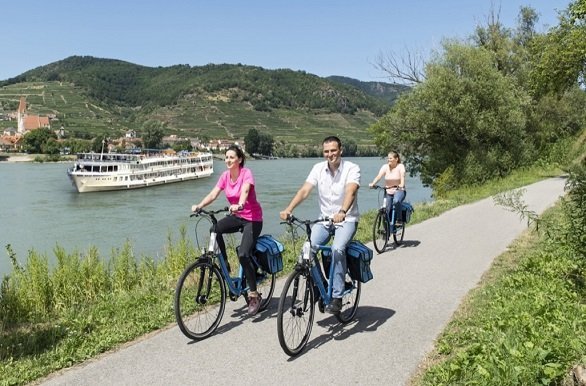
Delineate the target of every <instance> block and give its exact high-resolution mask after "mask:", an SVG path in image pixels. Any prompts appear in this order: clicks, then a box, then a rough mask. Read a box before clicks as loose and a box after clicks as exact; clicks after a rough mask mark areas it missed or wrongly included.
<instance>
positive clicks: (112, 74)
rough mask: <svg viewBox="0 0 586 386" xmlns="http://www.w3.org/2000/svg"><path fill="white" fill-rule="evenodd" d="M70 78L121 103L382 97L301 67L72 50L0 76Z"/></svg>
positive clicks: (273, 103) (364, 104) (282, 104)
mask: <svg viewBox="0 0 586 386" xmlns="http://www.w3.org/2000/svg"><path fill="white" fill-rule="evenodd" d="M39 81H40V82H47V81H61V82H71V83H73V84H75V85H76V86H79V87H81V88H82V89H84V90H85V92H86V93H87V95H88V96H89V97H92V98H95V99H96V100H98V101H101V102H106V103H113V104H116V105H121V106H132V107H136V106H149V105H156V106H169V105H173V104H176V103H177V101H178V100H179V99H180V98H181V97H183V96H185V95H194V94H195V95H207V96H217V95H219V94H222V95H223V96H224V97H229V98H230V100H231V101H233V102H241V101H245V102H248V103H250V104H251V105H252V107H253V108H254V110H257V111H270V110H271V109H274V108H290V109H325V110H326V111H328V112H332V113H342V114H353V113H355V112H356V111H358V110H368V111H370V112H372V113H373V114H375V115H376V116H381V115H382V114H383V113H384V112H386V111H387V110H388V108H389V103H388V99H385V98H378V97H373V96H372V95H370V93H368V92H367V91H365V90H364V89H361V88H358V87H354V86H355V85H352V86H351V87H350V86H348V83H346V84H344V83H341V82H338V81H330V80H328V79H326V78H320V77H318V76H315V75H311V74H308V73H306V72H303V71H292V70H286V69H282V70H281V69H280V70H266V69H263V68H261V67H254V66H246V65H240V64H237V65H230V64H219V65H215V64H209V65H206V66H199V67H191V66H189V65H174V66H171V67H145V66H140V65H136V64H132V63H128V62H124V61H121V60H115V59H100V58H94V57H91V56H72V57H69V58H67V59H64V60H61V61H58V62H54V63H51V64H48V65H45V66H41V67H38V68H35V69H33V70H30V71H27V72H25V73H23V74H21V75H19V76H17V77H14V78H11V79H8V80H5V81H3V82H0V86H6V85H10V84H16V83H22V82H39Z"/></svg>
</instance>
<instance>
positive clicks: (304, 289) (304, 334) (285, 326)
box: [277, 269, 315, 356]
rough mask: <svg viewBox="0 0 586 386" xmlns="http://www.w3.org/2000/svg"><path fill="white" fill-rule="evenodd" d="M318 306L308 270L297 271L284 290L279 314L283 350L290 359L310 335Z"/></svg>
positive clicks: (280, 341)
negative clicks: (316, 306)
mask: <svg viewBox="0 0 586 386" xmlns="http://www.w3.org/2000/svg"><path fill="white" fill-rule="evenodd" d="M314 315H315V303H314V293H313V283H312V280H311V276H310V275H309V272H308V271H307V270H303V269H296V270H295V271H293V273H292V274H291V275H290V276H289V278H288V279H287V281H286V282H285V286H284V287H283V292H282V293H281V298H280V299H279V309H278V311H277V332H278V334H279V343H280V344H281V348H282V349H283V351H285V353H286V354H287V355H289V356H295V355H297V354H299V353H300V352H301V351H302V350H303V348H304V347H305V345H306V344H307V342H308V341H309V335H310V334H311V327H312V325H313V317H314Z"/></svg>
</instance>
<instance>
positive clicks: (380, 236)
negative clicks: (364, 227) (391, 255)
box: [372, 209, 389, 253]
mask: <svg viewBox="0 0 586 386" xmlns="http://www.w3.org/2000/svg"><path fill="white" fill-rule="evenodd" d="M388 240H389V224H388V223H387V219H386V213H385V210H384V209H381V210H379V211H378V213H377V214H376V218H375V219H374V224H373V226H372V243H373V244H374V249H375V250H376V251H377V252H378V253H383V252H384V250H385V247H386V246H387V242H388Z"/></svg>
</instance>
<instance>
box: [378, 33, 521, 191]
mask: <svg viewBox="0 0 586 386" xmlns="http://www.w3.org/2000/svg"><path fill="white" fill-rule="evenodd" d="M444 52H445V54H444V56H443V57H441V58H437V59H436V60H435V61H433V62H432V63H430V64H428V65H427V67H426V81H425V82H423V83H421V84H419V85H417V86H415V87H414V88H413V91H411V92H410V93H408V94H404V95H403V96H401V97H400V98H399V100H398V102H397V103H396V104H395V106H394V107H393V108H392V110H391V111H390V112H389V113H388V114H387V115H386V116H385V117H383V118H382V119H381V120H379V121H378V122H377V123H376V124H375V125H374V126H373V127H372V130H373V132H374V134H375V139H376V142H377V145H379V147H380V148H384V149H389V148H391V143H390V141H391V139H392V141H393V143H392V145H393V146H392V147H393V148H396V149H398V150H399V151H400V152H402V153H403V154H405V155H406V156H407V164H408V166H409V168H410V170H411V172H413V173H416V172H420V173H421V178H422V181H423V182H424V183H425V184H428V185H431V184H433V182H434V180H435V179H436V178H438V177H439V176H441V175H442V174H443V173H446V174H444V178H443V180H442V181H444V182H445V179H446V178H447V177H446V176H449V178H448V179H449V180H450V181H449V183H450V184H460V183H475V182H481V181H484V180H486V179H488V178H491V177H494V176H499V175H504V174H506V173H507V172H509V171H510V170H511V169H513V168H515V167H517V166H519V165H520V164H522V163H523V161H524V159H525V157H526V156H527V151H526V143H525V141H524V139H525V138H524V127H525V123H526V118H525V113H524V109H525V108H526V106H527V104H528V96H527V95H526V94H525V93H524V91H523V90H522V89H520V88H519V87H517V86H516V85H515V83H514V81H513V80H512V79H511V77H508V76H505V75H503V74H502V73H501V72H499V71H498V69H497V67H498V64H497V62H496V60H495V56H494V54H493V53H491V52H490V51H488V50H487V49H485V48H478V47H472V46H469V45H464V44H461V43H458V42H449V41H446V42H444Z"/></svg>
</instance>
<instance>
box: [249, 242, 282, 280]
mask: <svg viewBox="0 0 586 386" xmlns="http://www.w3.org/2000/svg"><path fill="white" fill-rule="evenodd" d="M284 249H285V248H284V247H283V244H281V243H280V242H278V241H277V240H275V239H274V238H273V236H271V235H262V236H260V237H259V238H258V239H257V240H256V250H255V257H256V262H257V264H258V265H259V266H260V267H261V268H262V269H263V270H265V271H266V272H269V273H277V272H281V271H282V270H283V255H282V252H283V251H284Z"/></svg>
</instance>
